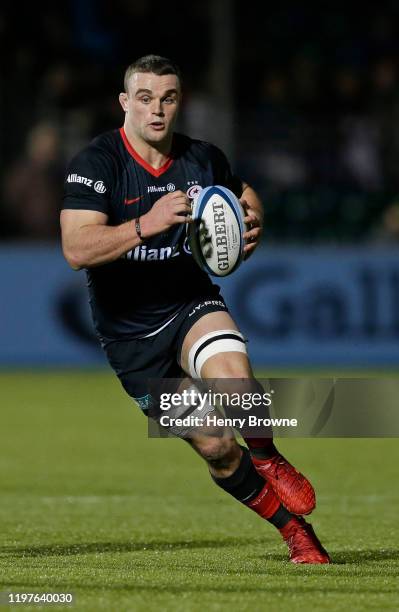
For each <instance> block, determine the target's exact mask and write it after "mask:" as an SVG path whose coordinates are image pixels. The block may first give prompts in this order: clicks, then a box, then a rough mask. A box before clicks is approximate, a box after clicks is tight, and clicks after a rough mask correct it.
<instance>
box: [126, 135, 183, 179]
mask: <svg viewBox="0 0 399 612" xmlns="http://www.w3.org/2000/svg"><path fill="white" fill-rule="evenodd" d="M119 132H120V134H121V136H122V140H123V143H124V145H125V147H126V149H127V151H128V152H129V153H130V155H131V156H132V157H133V159H135V160H136V162H137V163H138V164H140V166H142V167H143V168H144V169H145V170H147V172H149V173H150V174H152V176H156V177H158V176H161V174H163V173H164V172H166V170H167V169H168V168H170V166H171V165H172V163H173V158H172V157H169V158H168V159H167V160H166V162H165V163H164V164H163V166H161V167H160V168H153V167H152V166H150V164H149V163H147V162H146V161H145V159H143V158H142V157H141V155H139V154H138V153H137V151H135V150H134V149H133V147H132V145H131V144H130V142H129V141H128V139H127V136H126V133H125V130H124V129H123V127H121V128H120V129H119Z"/></svg>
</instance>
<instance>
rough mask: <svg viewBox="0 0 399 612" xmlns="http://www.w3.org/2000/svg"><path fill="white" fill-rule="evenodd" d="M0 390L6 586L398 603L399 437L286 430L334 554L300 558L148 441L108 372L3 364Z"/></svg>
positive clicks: (172, 452) (182, 450)
mask: <svg viewBox="0 0 399 612" xmlns="http://www.w3.org/2000/svg"><path fill="white" fill-rule="evenodd" d="M0 397H1V427H0V443H1V454H0V466H1V469H0V481H1V483H0V485H1V503H0V519H1V523H0V524H1V542H0V590H2V591H12V592H14V593H15V592H35V593H42V592H52V593H54V592H72V593H73V595H74V597H75V603H74V606H73V607H71V608H68V609H74V610H79V611H80V610H83V611H86V610H87V611H91V610H93V611H98V610H108V611H112V612H113V611H115V612H124V611H129V610H134V611H141V610H143V611H144V610H150V611H152V610H167V611H169V610H170V611H173V612H176V611H180V610H181V611H185V612H186V611H191V610H198V611H199V610H217V611H224V610H226V611H229V612H230V611H231V610H240V612H241V611H245V610H248V611H251V612H253V611H258V610H261V611H262V610H268V611H269V610H270V611H272V612H275V611H279V610H289V611H293V610H295V612H297V611H302V610H304V611H305V610H306V611H307V612H308V611H309V610H310V609H313V610H320V609H323V610H346V609H350V610H351V611H355V610H359V611H360V610H398V609H399V590H398V584H399V581H398V575H399V537H398V519H397V516H398V502H399V490H398V464H399V449H398V442H397V440H395V439H386V440H333V439H317V440H314V439H313V440H311V439H300V440H292V439H290V440H280V441H279V447H280V449H281V450H282V451H284V452H285V453H286V454H287V456H288V457H289V458H290V459H291V460H292V461H293V463H294V464H295V465H297V466H298V467H300V468H301V469H302V470H303V471H304V472H305V473H306V474H307V475H308V476H310V477H311V479H312V481H313V483H314V485H315V487H316V491H317V494H318V506H317V509H316V511H315V512H314V514H313V515H312V519H311V521H312V523H313V525H314V527H315V529H316V531H317V533H318V534H319V536H320V538H321V540H322V542H323V543H324V544H325V546H326V548H327V549H328V550H329V551H330V553H331V555H332V558H333V561H334V564H333V565H331V566H295V565H293V564H290V563H288V562H287V560H286V558H287V553H286V548H285V545H284V543H283V542H282V540H281V538H280V536H279V534H278V533H277V532H276V531H275V530H274V528H273V527H271V526H270V525H269V524H267V523H265V522H263V521H262V520H261V519H259V518H258V517H257V516H256V515H255V514H253V513H251V512H250V511H249V510H247V509H246V508H244V507H241V506H240V505H239V504H238V503H237V502H236V501H235V500H234V499H232V498H230V497H229V496H226V494H224V493H223V492H222V491H221V490H219V489H217V488H216V487H215V486H214V485H213V483H212V481H211V479H210V478H209V476H208V473H207V470H206V467H205V464H203V462H202V460H201V459H200V458H199V457H198V456H196V455H195V454H194V453H193V452H192V451H190V449H189V448H188V447H187V446H186V445H185V444H184V443H183V442H181V441H179V440H170V439H168V440H156V439H148V437H147V429H146V421H145V419H144V418H143V417H142V415H141V414H140V413H139V410H138V409H137V408H136V407H135V406H134V405H133V403H132V402H131V400H130V399H129V398H128V397H127V396H126V395H125V394H124V392H123V390H122V388H121V387H120V385H119V382H118V381H117V379H116V378H114V376H113V375H112V374H111V373H108V372H78V373H77V372H55V373H51V372H47V373H43V372H42V373H23V372H20V373H2V374H1V375H0ZM17 607H18V608H20V609H22V610H28V609H29V610H31V609H32V610H33V609H35V610H37V609H43V608H42V607H39V606H35V607H32V606H14V607H12V609H16V608H17ZM1 609H6V608H1V607H0V610H1ZM50 609H61V608H60V607H58V606H56V607H54V606H52V607H51V608H50ZM62 609H66V607H65V606H64V607H63V608H62Z"/></svg>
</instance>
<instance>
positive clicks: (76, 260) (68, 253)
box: [62, 245, 86, 271]
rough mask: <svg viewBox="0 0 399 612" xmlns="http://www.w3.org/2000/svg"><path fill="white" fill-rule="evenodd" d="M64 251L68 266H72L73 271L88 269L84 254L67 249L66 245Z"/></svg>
mask: <svg viewBox="0 0 399 612" xmlns="http://www.w3.org/2000/svg"><path fill="white" fill-rule="evenodd" d="M62 250H63V252H64V257H65V259H66V260H67V262H68V264H69V265H70V266H71V268H72V270H76V271H77V270H81V269H82V268H85V267H86V266H85V262H84V260H83V257H82V254H81V253H79V251H78V250H77V249H71V248H67V247H65V245H64V246H63V248H62Z"/></svg>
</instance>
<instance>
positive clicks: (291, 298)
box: [0, 245, 399, 367]
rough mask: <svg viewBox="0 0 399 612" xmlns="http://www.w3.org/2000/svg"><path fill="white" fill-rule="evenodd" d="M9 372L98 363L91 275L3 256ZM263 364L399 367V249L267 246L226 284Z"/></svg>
mask: <svg viewBox="0 0 399 612" xmlns="http://www.w3.org/2000/svg"><path fill="white" fill-rule="evenodd" d="M0 274H1V285H2V291H1V293H2V298H1V302H0V338H1V341H0V365H1V366H34V365H44V366H98V365H103V364H105V363H106V362H105V359H104V356H103V353H102V351H101V349H100V348H99V345H98V342H97V340H96V338H95V336H94V333H93V328H92V324H91V319H90V311H89V306H88V300H87V293H86V277H85V273H84V272H83V271H81V272H73V271H72V270H71V269H70V268H69V267H68V265H67V264H66V262H65V261H64V259H63V256H62V253H61V251H60V249H59V248H58V247H57V246H32V245H21V246H18V245H10V246H3V247H2V248H1V249H0ZM217 282H218V284H220V286H221V287H222V292H223V295H224V297H225V299H226V301H227V303H228V305H229V307H230V310H231V312H232V314H233V316H234V318H235V320H236V321H237V324H238V325H239V327H240V329H241V330H242V331H243V333H244V334H245V335H246V336H247V337H248V338H249V345H248V346H249V351H250V355H251V358H252V361H253V363H254V364H255V365H256V366H277V367H280V366H294V367H295V366H323V365H325V366H330V365H334V366H338V367H339V366H354V367H363V366H369V367H373V366H390V367H392V366H393V367H394V366H396V365H399V249H398V250H397V251H395V250H392V249H389V250H388V249H387V250H383V249H366V248H357V249H355V248H336V249H334V248H317V249H316V248H314V249H299V248H284V249H280V248H263V249H259V250H258V251H257V253H256V254H255V255H254V256H253V257H252V258H251V259H249V260H248V262H245V263H244V264H242V266H241V267H240V268H239V269H238V270H237V271H236V272H235V273H234V274H232V275H231V276H230V277H227V278H225V279H218V280H217Z"/></svg>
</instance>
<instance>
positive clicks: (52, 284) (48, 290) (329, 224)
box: [0, 0, 399, 366]
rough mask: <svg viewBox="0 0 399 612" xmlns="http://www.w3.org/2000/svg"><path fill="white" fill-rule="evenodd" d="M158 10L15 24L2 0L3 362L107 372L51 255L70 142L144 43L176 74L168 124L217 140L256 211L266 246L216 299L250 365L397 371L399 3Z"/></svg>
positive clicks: (102, 8)
mask: <svg viewBox="0 0 399 612" xmlns="http://www.w3.org/2000/svg"><path fill="white" fill-rule="evenodd" d="M168 7H169V8H168V12H167V13H166V12H165V11H164V10H162V8H161V7H160V5H159V6H158V5H157V3H156V2H144V1H143V2H139V1H136V2H124V1H121V0H118V1H117V2H115V3H112V5H111V4H110V3H108V2H91V1H88V0H86V1H84V2H72V1H71V2H66V3H63V4H62V6H58V5H57V6H55V5H54V4H51V3H47V4H46V3H44V6H43V10H41V11H40V13H38V12H37V10H36V7H33V6H27V7H24V19H23V20H21V16H20V12H19V9H18V8H17V7H16V6H15V5H13V4H12V3H11V2H8V3H7V2H6V3H4V4H3V6H2V8H1V21H0V23H1V32H2V36H1V41H2V43H1V44H2V46H3V48H2V56H3V58H4V59H5V58H7V61H3V64H2V69H1V80H2V88H1V89H2V95H1V105H2V112H1V118H0V122H1V134H2V138H1V149H0V159H1V166H0V167H1V183H0V184H1V190H0V237H1V240H2V246H1V250H0V266H1V276H2V279H3V292H4V296H5V298H4V299H3V300H2V302H3V305H2V310H3V316H2V318H1V325H2V330H1V335H2V337H3V341H2V343H1V348H0V363H1V364H3V365H7V364H12V365H18V364H21V365H24V366H30V365H35V364H36V363H39V364H47V365H51V364H57V365H68V366H71V365H74V364H86V365H96V364H98V363H102V356H101V354H100V351H99V349H96V345H95V343H94V342H93V337H92V333H91V327H90V321H89V316H88V313H87V312H86V310H87V308H86V307H85V293H84V273H83V272H81V273H79V274H74V273H73V272H71V271H69V270H68V268H67V266H66V264H65V263H64V262H63V260H62V257H61V255H60V250H59V228H58V210H59V202H60V198H61V193H62V178H63V174H64V171H65V164H66V163H67V161H68V160H69V159H70V157H71V156H72V155H73V154H74V153H75V152H76V151H77V150H79V149H80V148H81V147H82V146H84V144H85V143H87V142H88V141H90V139H91V138H92V137H94V136H95V135H96V134H98V133H99V132H101V131H103V130H107V129H113V128H114V127H115V126H119V125H120V124H121V122H122V113H121V110H120V108H119V103H118V100H117V94H118V92H119V90H120V88H121V81H122V75H123V71H124V68H125V67H126V64H127V63H129V62H130V61H131V60H132V59H133V58H136V57H137V56H140V55H142V54H144V53H147V52H151V51H155V52H159V53H165V54H168V55H170V56H172V57H173V58H174V59H175V60H176V61H177V62H178V63H179V64H181V66H182V69H183V72H184V78H185V83H184V89H185V97H184V103H183V109H182V113H181V119H180V124H179V129H180V130H181V131H185V132H187V133H189V134H191V135H192V136H194V137H200V138H204V139H208V140H210V141H212V142H215V143H216V144H218V145H219V146H221V147H222V148H223V149H224V150H225V151H226V153H227V154H228V155H229V157H230V159H231V160H232V163H233V166H234V168H235V170H236V171H237V173H238V174H239V175H241V176H243V177H244V178H245V180H247V181H248V182H249V183H251V184H253V185H254V186H255V188H256V189H257V190H258V191H259V193H260V194H261V195H262V197H263V200H264V202H265V206H266V215H267V216H266V230H265V236H264V248H263V250H262V252H259V251H258V253H257V255H256V258H254V259H253V261H251V263H250V265H248V266H246V267H242V269H241V270H240V271H239V273H238V274H237V276H234V278H233V277H232V278H231V279H228V281H227V283H226V284H227V288H226V289H225V292H226V296H227V297H228V298H229V300H230V304H231V308H232V311H233V313H234V314H235V316H236V317H237V319H238V321H239V323H240V324H241V326H242V328H243V330H244V332H246V333H248V335H249V336H251V334H252V336H253V337H254V339H253V341H252V343H251V344H250V347H251V352H252V357H253V359H254V361H255V363H256V364H257V365H258V366H262V365H265V364H267V365H272V364H273V363H276V364H278V365H284V364H285V363H289V364H290V365H295V364H297V363H299V364H308V365H312V364H314V363H316V364H319V365H320V362H321V361H325V363H326V364H329V365H331V364H335V365H337V366H338V365H345V364H350V365H353V366H357V365H359V366H360V365H361V366H365V365H369V366H379V365H384V364H388V363H389V365H390V366H392V365H395V364H396V363H397V362H398V360H399V350H398V337H399V319H398V314H397V313H398V311H399V309H398V299H399V271H398V268H397V264H396V245H397V243H398V240H399V196H398V182H399V179H398V172H397V158H398V152H399V151H398V149H399V131H398V127H397V126H398V124H399V122H398V115H399V81H398V78H399V77H398V70H399V65H398V44H399V43H398V24H397V19H396V16H397V8H396V7H395V4H394V3H392V2H384V3H383V5H382V6H381V5H379V6H378V7H374V8H373V7H368V8H363V9H362V11H361V14H359V12H358V10H357V9H356V8H355V7H354V8H351V7H346V9H345V11H344V12H343V11H342V10H340V9H339V8H333V7H330V8H326V7H324V8H323V9H319V10H316V11H315V10H314V9H310V8H306V7H302V6H301V7H298V6H296V4H295V3H289V2H288V3H287V2H286V3H283V7H268V10H267V12H266V11H264V9H262V5H261V4H256V3H255V5H254V7H253V10H251V11H250V12H249V11H247V10H246V7H245V5H244V3H242V2H236V3H234V2H232V1H230V0H218V2H210V1H209V2H193V3H190V4H189V5H188V4H187V5H183V4H182V3H179V2H173V1H172V2H171V3H170V4H169V5H168ZM382 8H383V10H382ZM254 15H256V16H257V18H256V19H255V18H254ZM249 277H250V281H249V280H247V281H246V280H245V279H249ZM235 287H236V288H237V287H239V290H235ZM254 287H257V289H256V290H255V289H254ZM27 303H28V304H30V307H29V308H26V304H27ZM254 331H257V333H256V334H254Z"/></svg>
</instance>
